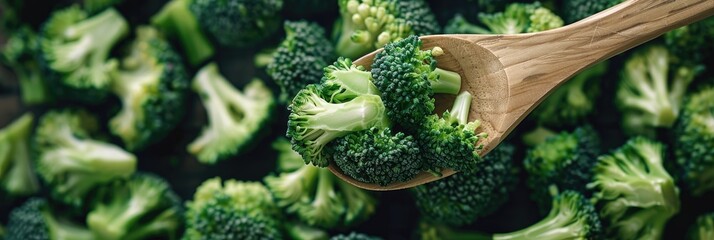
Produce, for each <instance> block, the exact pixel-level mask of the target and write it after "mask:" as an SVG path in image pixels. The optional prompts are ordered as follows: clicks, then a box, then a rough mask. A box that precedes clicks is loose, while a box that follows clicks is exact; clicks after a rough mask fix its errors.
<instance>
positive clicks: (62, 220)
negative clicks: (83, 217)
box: [5, 198, 95, 240]
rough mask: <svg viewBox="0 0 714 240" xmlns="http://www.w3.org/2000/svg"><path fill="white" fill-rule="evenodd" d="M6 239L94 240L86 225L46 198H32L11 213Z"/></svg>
mask: <svg viewBox="0 0 714 240" xmlns="http://www.w3.org/2000/svg"><path fill="white" fill-rule="evenodd" d="M5 239H6V240H54V239H56V240H93V239H95V236H94V235H93V234H92V232H91V231H89V229H87V227H86V226H83V225H82V224H81V223H78V222H74V221H72V220H71V216H69V215H66V214H63V213H62V209H61V208H57V207H56V206H54V205H51V204H50V203H48V202H47V200H45V199H41V198H31V199H29V200H27V201H26V202H25V203H24V204H22V206H20V207H17V208H15V209H13V210H12V212H10V217H9V219H8V224H7V236H6V238H5Z"/></svg>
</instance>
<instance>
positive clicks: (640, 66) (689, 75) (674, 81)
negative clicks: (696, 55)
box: [615, 45, 703, 137]
mask: <svg viewBox="0 0 714 240" xmlns="http://www.w3.org/2000/svg"><path fill="white" fill-rule="evenodd" d="M702 69H703V67H702V66H699V65H697V66H688V65H682V66H678V65H676V64H675V63H674V60H673V59H672V56H671V54H670V53H669V51H668V50H667V48H665V47H663V46H659V45H652V46H648V47H645V48H641V49H639V50H637V51H636V52H635V53H633V54H632V56H630V57H629V58H628V59H627V61H626V62H625V66H624V69H622V73H621V75H622V76H621V79H620V81H619V85H618V86H617V92H616V99H615V103H616V105H617V106H618V108H619V109H620V111H621V112H622V117H623V119H622V126H623V130H625V132H626V133H627V134H630V135H638V134H639V135H646V136H650V137H652V136H654V135H655V133H656V128H670V127H672V125H674V123H675V120H677V116H678V115H679V111H680V106H681V103H682V99H683V97H684V94H685V92H686V90H687V87H688V86H689V84H690V83H691V82H692V80H694V78H695V77H696V76H697V75H698V74H699V73H700V72H701V71H702Z"/></svg>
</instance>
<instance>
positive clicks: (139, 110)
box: [109, 27, 189, 150]
mask: <svg viewBox="0 0 714 240" xmlns="http://www.w3.org/2000/svg"><path fill="white" fill-rule="evenodd" d="M127 50H128V51H127V55H126V57H125V58H124V59H122V61H121V64H120V65H119V69H117V70H116V71H113V72H112V73H111V74H112V75H111V76H112V83H111V90H112V92H113V93H114V94H116V95H117V96H118V97H119V98H120V99H121V103H122V108H121V110H120V111H119V113H117V114H116V115H115V116H114V117H113V118H112V119H111V120H110V121H109V129H110V130H111V132H112V133H113V134H115V135H117V136H119V137H120V138H121V139H122V140H123V142H124V145H125V146H126V147H127V148H128V149H129V150H137V149H142V148H144V147H146V146H147V145H149V144H152V143H154V142H157V141H158V140H161V138H163V137H164V136H165V135H166V134H168V132H169V131H171V130H172V129H173V128H174V127H175V126H176V125H177V124H178V122H179V121H180V120H181V117H182V116H183V112H184V102H185V98H186V92H187V91H188V87H189V78H188V74H187V73H186V70H185V69H184V66H183V62H182V59H181V57H180V55H178V54H177V53H176V52H174V50H173V49H172V48H171V46H170V45H169V43H168V42H166V41H165V40H163V39H162V38H161V37H160V36H159V35H158V32H157V31H156V30H155V29H154V28H151V27H139V28H137V30H136V40H134V42H133V43H132V44H131V46H130V47H129V48H128V49H127Z"/></svg>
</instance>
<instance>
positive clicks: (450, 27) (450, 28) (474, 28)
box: [444, 14, 491, 34]
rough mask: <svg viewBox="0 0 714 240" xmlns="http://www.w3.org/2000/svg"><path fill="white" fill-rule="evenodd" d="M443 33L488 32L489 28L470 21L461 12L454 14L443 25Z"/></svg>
mask: <svg viewBox="0 0 714 240" xmlns="http://www.w3.org/2000/svg"><path fill="white" fill-rule="evenodd" d="M444 33H448V34H489V33H491V31H490V30H488V29H486V28H483V27H481V26H478V25H476V24H473V23H470V22H469V21H468V20H466V18H464V16H462V15H461V14H456V15H455V16H454V17H453V18H451V20H449V22H448V23H447V24H446V26H444Z"/></svg>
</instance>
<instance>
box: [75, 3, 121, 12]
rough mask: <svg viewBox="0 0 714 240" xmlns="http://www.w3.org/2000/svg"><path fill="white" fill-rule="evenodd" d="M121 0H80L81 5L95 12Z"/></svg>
mask: <svg viewBox="0 0 714 240" xmlns="http://www.w3.org/2000/svg"><path fill="white" fill-rule="evenodd" d="M122 1H123V0H82V6H83V7H84V9H85V10H86V11H88V12H90V13H97V12H100V11H102V10H105V9H107V8H110V7H112V6H114V5H117V4H119V3H121V2H122Z"/></svg>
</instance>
